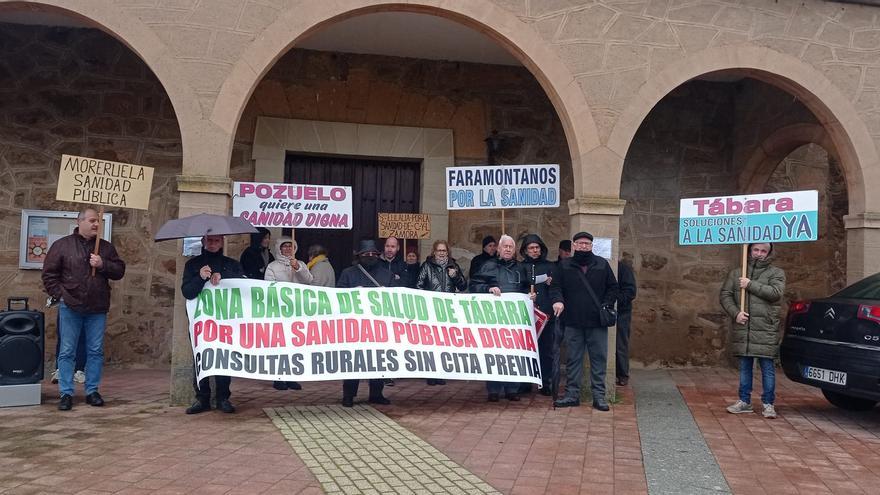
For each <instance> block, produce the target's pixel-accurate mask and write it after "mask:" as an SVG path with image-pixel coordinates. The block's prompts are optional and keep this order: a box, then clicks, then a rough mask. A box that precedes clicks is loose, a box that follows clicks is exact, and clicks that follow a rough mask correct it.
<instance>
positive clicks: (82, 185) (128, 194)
mask: <svg viewBox="0 0 880 495" xmlns="http://www.w3.org/2000/svg"><path fill="white" fill-rule="evenodd" d="M152 185H153V168H152V167H144V166H142V165H132V164H130V163H121V162H113V161H109V160H101V159H98V158H86V157H82V156H73V155H61V169H60V171H59V174H58V191H57V192H56V195H55V199H57V200H59V201H72V202H74V203H88V204H92V205H102V206H113V207H118V208H136V209H139V210H146V209H149V207H150V191H151V190H152Z"/></svg>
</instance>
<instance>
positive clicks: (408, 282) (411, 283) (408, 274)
mask: <svg viewBox="0 0 880 495" xmlns="http://www.w3.org/2000/svg"><path fill="white" fill-rule="evenodd" d="M403 266H404V269H403V274H402V275H401V277H400V279H401V284H400V286H401V287H409V288H410V289H415V288H416V284H417V283H418V281H419V271H420V270H421V267H420V266H419V264H418V263H413V264H412V265H410V264H409V263H404V265H403Z"/></svg>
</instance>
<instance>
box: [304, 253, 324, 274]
mask: <svg viewBox="0 0 880 495" xmlns="http://www.w3.org/2000/svg"><path fill="white" fill-rule="evenodd" d="M326 259H327V257H326V256H324V255H323V254H319V255H317V256H315V257H314V258H312V261H309V264H308V265H307V266H308V267H309V270H311V269H312V267H314V266H315V265H317V264H318V263H320V262H322V261H324V260H326Z"/></svg>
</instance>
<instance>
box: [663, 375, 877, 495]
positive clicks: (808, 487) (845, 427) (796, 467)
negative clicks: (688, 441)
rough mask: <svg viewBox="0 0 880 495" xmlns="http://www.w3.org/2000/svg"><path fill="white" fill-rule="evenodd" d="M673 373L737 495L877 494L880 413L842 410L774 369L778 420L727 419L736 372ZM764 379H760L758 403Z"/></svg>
mask: <svg viewBox="0 0 880 495" xmlns="http://www.w3.org/2000/svg"><path fill="white" fill-rule="evenodd" d="M670 373H671V375H672V377H673V379H674V380H675V382H676V384H677V385H678V387H679V390H680V391H681V393H682V395H683V396H684V398H685V400H686V401H687V403H688V406H689V408H690V410H691V412H692V414H693V416H694V419H695V420H696V422H697V425H698V426H699V428H700V430H701V431H702V433H703V437H704V438H705V439H706V442H707V444H708V445H709V448H710V449H711V450H712V453H713V454H714V455H715V458H716V459H717V460H718V463H719V465H720V466H721V471H722V472H723V473H724V476H725V478H726V479H727V482H728V484H729V485H730V487H731V489H732V490H733V492H734V493H748V494H810V495H812V494H820V493H835V494H838V493H839V494H860V493H864V494H872V493H878V492H880V410H878V409H874V410H873V411H869V412H864V413H852V412H846V411H843V410H841V409H838V408H836V407H834V406H832V405H831V404H829V403H828V402H827V401H826V400H825V399H824V398H823V397H822V394H821V392H820V391H819V389H817V388H813V387H808V386H806V385H802V384H798V383H794V382H791V381H789V380H788V379H786V378H785V377H784V376H783V375H782V373H781V371H779V370H777V388H776V397H777V399H776V409H777V412H778V413H779V417H778V418H777V419H774V420H766V419H764V418H763V417H761V415H760V414H729V413H727V412H726V411H725V409H724V408H725V407H726V406H728V405H729V404H731V403H733V402H734V401H736V399H737V395H736V394H737V391H736V389H737V384H738V383H739V382H738V380H739V378H738V373H737V372H736V371H733V370H724V369H694V370H677V371H671V372H670ZM760 376H761V375H760V373H759V372H756V373H755V385H754V388H753V391H752V397H753V399H752V401H753V403H755V404H758V403H760V393H761V381H760Z"/></svg>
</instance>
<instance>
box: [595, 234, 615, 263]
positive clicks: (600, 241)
mask: <svg viewBox="0 0 880 495" xmlns="http://www.w3.org/2000/svg"><path fill="white" fill-rule="evenodd" d="M593 254H595V255H596V256H601V257H603V258H605V259H606V260H610V259H611V238H610V237H596V238H595V239H593Z"/></svg>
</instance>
